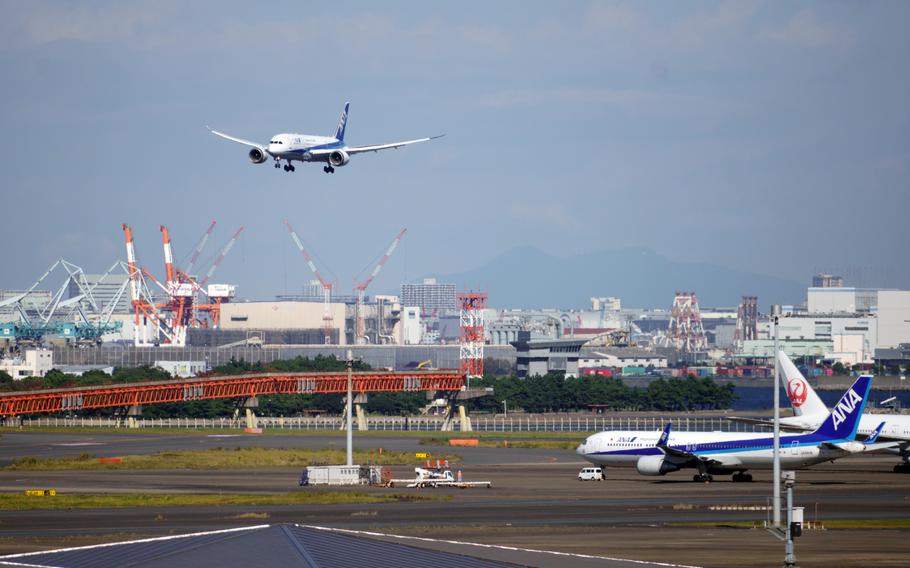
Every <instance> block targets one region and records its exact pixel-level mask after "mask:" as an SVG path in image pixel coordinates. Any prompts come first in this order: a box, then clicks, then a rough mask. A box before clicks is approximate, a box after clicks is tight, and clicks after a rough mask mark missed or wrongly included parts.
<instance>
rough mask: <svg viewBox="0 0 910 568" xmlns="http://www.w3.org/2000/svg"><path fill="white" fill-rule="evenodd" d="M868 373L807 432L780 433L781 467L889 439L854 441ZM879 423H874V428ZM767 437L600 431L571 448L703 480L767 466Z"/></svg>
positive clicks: (737, 477)
mask: <svg viewBox="0 0 910 568" xmlns="http://www.w3.org/2000/svg"><path fill="white" fill-rule="evenodd" d="M871 384H872V377H870V376H868V375H863V376H862V377H860V378H858V379H857V380H856V382H854V383H853V385H852V386H851V387H850V388H849V389H847V392H845V393H844V396H843V397H841V399H840V401H839V402H838V403H837V405H836V406H835V407H834V408H833V409H832V411H831V412H830V413H829V414H828V416H827V418H825V420H824V421H823V422H822V424H821V425H820V426H819V427H818V428H817V429H816V430H815V431H813V432H811V433H808V434H791V435H781V437H780V462H781V466H782V467H788V468H804V467H808V466H811V465H814V464H817V463H822V462H826V461H833V460H835V459H838V458H841V457H844V456H848V455H852V454H858V453H862V452H868V451H875V450H879V449H883V448H887V447H891V446H893V445H894V442H882V443H877V442H876V440H875V437H876V436H877V435H878V434H877V433H875V432H873V436H872V438H871V441H870V442H868V443H865V444H864V443H861V442H857V441H856V429H857V427H858V426H859V419H860V416H861V415H862V413H863V408H864V407H865V405H866V399H867V397H868V395H869V388H870V386H871ZM882 426H883V425H881V426H879V430H878V431H879V432H880V431H881V428H882ZM773 443H774V441H773V438H772V437H771V436H769V435H768V434H767V433H748V434H744V433H741V432H671V423H668V424H667V425H666V427H665V428H664V430H663V432H655V431H653V430H646V431H605V432H600V433H598V434H594V435H592V436H589V437H588V438H587V439H586V440H585V441H584V442H583V443H582V444H580V445H579V446H578V448H577V450H576V452H577V453H578V454H580V455H581V456H583V457H584V458H585V459H586V460H588V461H589V462H591V463H593V464H595V465H600V466H605V465H614V466H623V465H625V466H628V465H634V466H635V468H636V469H637V470H638V473H640V474H642V475H666V474H667V473H670V472H674V471H679V470H681V469H695V470H696V471H697V473H696V474H695V475H694V476H693V477H692V480H693V481H697V482H702V483H708V482H711V481H713V479H714V478H713V475H731V474H732V475H733V481H734V482H748V481H752V475H751V474H749V473H746V471H747V470H749V469H770V468H771V467H773V461H772V460H773Z"/></svg>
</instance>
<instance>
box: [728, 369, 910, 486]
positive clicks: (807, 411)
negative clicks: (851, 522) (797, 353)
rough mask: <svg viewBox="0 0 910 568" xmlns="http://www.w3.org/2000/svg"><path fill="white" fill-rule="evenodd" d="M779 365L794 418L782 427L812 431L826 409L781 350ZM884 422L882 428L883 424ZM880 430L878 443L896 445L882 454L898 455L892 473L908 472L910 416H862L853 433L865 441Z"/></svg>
mask: <svg viewBox="0 0 910 568" xmlns="http://www.w3.org/2000/svg"><path fill="white" fill-rule="evenodd" d="M777 358H778V361H779V363H780V367H781V370H782V371H783V372H782V373H781V380H782V381H784V386H785V387H786V389H787V398H789V399H790V405H791V406H792V407H793V414H794V416H788V417H786V418H781V419H780V425H781V428H783V429H786V430H790V431H794V432H811V431H812V430H815V429H816V428H818V426H819V425H820V424H821V423H822V422H823V421H824V420H825V418H826V417H827V416H828V407H827V406H825V403H824V402H822V399H821V398H819V396H818V394H816V392H815V389H813V388H812V387H811V386H810V385H809V381H807V380H806V377H804V376H803V374H802V373H800V372H799V369H797V368H796V365H794V364H793V361H791V360H790V357H788V356H787V354H786V353H784V352H783V351H779V352H778V354H777ZM730 420H733V421H736V422H745V423H749V424H762V425H765V426H774V422H773V421H771V420H765V419H756V418H743V417H737V416H731V417H730ZM883 423H884V425H882V424H883ZM876 431H879V432H880V434H879V436H878V438H877V439H878V440H879V441H881V442H889V441H890V442H897V444H894V445H893V446H892V447H888V448H885V449H884V450H883V451H887V452H890V453H894V454H897V455H899V456H900V458H901V462H900V463H899V464H897V465H895V466H894V472H895V473H910V416H908V415H906V414H869V413H866V414H863V415H862V417H861V418H860V420H859V427H858V428H857V430H856V434H857V437H858V438H859V439H861V440H865V441H866V442H868V437H869V436H872V434H873V433H874V432H876Z"/></svg>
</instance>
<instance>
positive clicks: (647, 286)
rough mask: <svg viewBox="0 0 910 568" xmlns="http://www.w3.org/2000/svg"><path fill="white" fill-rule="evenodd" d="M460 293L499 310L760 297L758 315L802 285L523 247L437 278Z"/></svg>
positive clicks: (657, 260) (642, 254)
mask: <svg viewBox="0 0 910 568" xmlns="http://www.w3.org/2000/svg"><path fill="white" fill-rule="evenodd" d="M438 279H439V281H440V282H454V283H455V284H457V285H458V289H459V290H471V289H474V290H484V291H486V292H489V294H490V304H491V305H492V306H495V307H501V308H543V307H559V308H581V307H585V306H589V305H590V298H591V297H594V296H615V297H618V298H621V299H622V304H623V306H624V307H630V308H641V307H661V306H666V307H667V308H669V307H670V306H671V305H672V304H673V296H674V294H675V292H676V291H677V290H680V291H690V290H691V291H694V292H695V293H696V294H697V295H698V300H699V303H700V304H701V305H702V306H736V305H738V304H739V301H740V297H741V296H743V295H753V296H758V301H759V305H760V306H762V311H765V309H766V306H768V305H770V304H772V303H780V304H798V303H800V302H802V301H803V300H804V299H805V296H806V286H805V285H804V284H800V283H799V282H794V281H791V280H786V279H783V278H775V277H772V276H763V275H759V274H754V273H751V272H744V271H739V270H734V269H731V268H726V267H723V266H717V265H714V264H705V263H686V262H673V261H671V260H669V259H667V258H665V257H663V256H661V255H659V254H657V253H655V252H654V251H652V250H650V249H647V248H623V249H615V250H605V251H601V252H596V253H592V254H582V255H577V256H571V257H568V258H560V257H555V256H552V255H549V254H547V253H545V252H543V251H541V250H538V249H536V248H534V247H530V246H523V247H518V248H515V249H512V250H510V251H507V252H505V253H503V254H501V255H500V256H499V257H497V258H495V259H493V260H492V261H490V262H488V263H486V264H484V265H483V266H481V267H479V268H476V269H474V270H470V271H467V272H461V273H456V274H449V275H445V276H439V277H438Z"/></svg>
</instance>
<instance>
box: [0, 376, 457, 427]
mask: <svg viewBox="0 0 910 568" xmlns="http://www.w3.org/2000/svg"><path fill="white" fill-rule="evenodd" d="M347 377H348V376H347V372H346V371H339V372H331V373H256V374H248V375H227V376H216V377H203V378H194V379H175V380H171V381H155V382H146V383H126V384H123V383H120V384H117V385H98V386H90V387H75V388H65V389H52V390H50V389H49V390H37V391H23V392H12V393H0V416H21V415H25V414H51V413H57V412H74V411H80V410H90V409H94V408H112V407H130V406H143V405H149V404H164V403H168V402H187V401H192V400H212V399H217V398H250V397H254V396H260V395H268V394H303V395H307V394H329V393H344V392H347ZM351 377H352V385H353V392H354V393H369V392H419V391H458V390H461V388H462V387H464V385H465V375H464V373H462V372H459V371H456V370H451V371H446V370H441V371H398V372H396V371H366V372H363V371H361V372H355V373H352V374H351Z"/></svg>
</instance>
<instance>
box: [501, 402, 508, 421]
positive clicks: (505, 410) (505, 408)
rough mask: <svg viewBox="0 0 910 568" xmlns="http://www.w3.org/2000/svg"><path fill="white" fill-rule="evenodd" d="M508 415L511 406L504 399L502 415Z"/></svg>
mask: <svg viewBox="0 0 910 568" xmlns="http://www.w3.org/2000/svg"><path fill="white" fill-rule="evenodd" d="M508 415H509V407H508V405H507V404H506V401H502V416H503V418H505V417H506V416H508Z"/></svg>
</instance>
